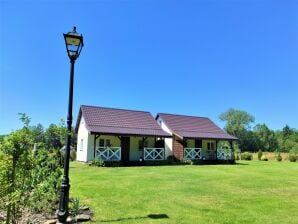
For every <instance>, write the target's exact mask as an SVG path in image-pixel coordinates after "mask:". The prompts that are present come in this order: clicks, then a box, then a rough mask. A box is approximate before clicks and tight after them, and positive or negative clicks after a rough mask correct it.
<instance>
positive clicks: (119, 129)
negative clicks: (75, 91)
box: [75, 106, 171, 162]
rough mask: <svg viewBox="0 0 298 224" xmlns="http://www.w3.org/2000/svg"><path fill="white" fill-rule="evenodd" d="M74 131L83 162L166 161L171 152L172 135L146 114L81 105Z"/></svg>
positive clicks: (78, 151) (78, 157)
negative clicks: (170, 141)
mask: <svg viewBox="0 0 298 224" xmlns="http://www.w3.org/2000/svg"><path fill="white" fill-rule="evenodd" d="M75 130H76V133H77V160H78V161H81V162H89V161H92V160H94V159H99V158H100V159H102V160H105V161H123V162H129V161H139V160H140V159H141V160H164V159H166V156H167V155H169V154H170V153H171V152H170V151H167V150H170V149H166V148H165V139H167V138H171V135H170V134H168V133H167V132H165V131H163V130H162V128H161V127H160V126H159V125H158V124H157V122H156V120H155V119H154V117H153V116H152V115H151V114H150V113H149V112H146V111H135V110H124V109H113V108H105V107H95V106H81V107H80V110H79V115H78V119H77V123H76V128H75Z"/></svg>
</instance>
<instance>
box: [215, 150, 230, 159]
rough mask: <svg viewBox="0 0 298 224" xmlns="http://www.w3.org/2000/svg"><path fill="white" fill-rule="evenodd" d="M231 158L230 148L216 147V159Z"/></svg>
mask: <svg viewBox="0 0 298 224" xmlns="http://www.w3.org/2000/svg"><path fill="white" fill-rule="evenodd" d="M231 158H232V150H231V149H217V159H220V160H229V159H231Z"/></svg>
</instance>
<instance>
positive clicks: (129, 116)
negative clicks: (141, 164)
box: [76, 105, 169, 137]
mask: <svg viewBox="0 0 298 224" xmlns="http://www.w3.org/2000/svg"><path fill="white" fill-rule="evenodd" d="M81 116H83V117H84V119H85V123H86V127H87V129H88V130H89V131H90V132H93V133H101V134H119V135H138V136H157V137H169V134H167V133H166V132H164V131H163V130H162V129H161V128H160V126H159V125H158V124H157V122H156V120H154V118H153V116H152V115H151V114H150V113H149V112H145V111H135V110H124V109H113V108H105V107H95V106H85V105H83V106H81V108H80V112H79V116H78V120H77V125H76V131H78V125H79V123H80V120H81Z"/></svg>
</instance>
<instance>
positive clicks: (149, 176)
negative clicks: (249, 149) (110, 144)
mask: <svg viewBox="0 0 298 224" xmlns="http://www.w3.org/2000/svg"><path fill="white" fill-rule="evenodd" d="M70 166H71V170H70V176H71V179H70V181H71V196H74V197H79V198H80V200H81V202H82V203H83V204H86V205H88V206H90V207H91V209H92V210H93V211H94V213H95V216H94V217H93V220H94V222H95V223H138V224H142V223H171V224H175V223H227V224H230V223H262V224H264V223H270V224H274V223H278V224H284V223H295V224H297V223H298V163H290V162H287V161H283V162H281V163H279V162H276V161H270V162H260V161H250V162H246V161H245V162H241V164H238V165H198V166H155V167H153V166H152V167H120V168H97V167H89V166H87V165H85V164H79V163H76V162H75V163H71V165H70Z"/></svg>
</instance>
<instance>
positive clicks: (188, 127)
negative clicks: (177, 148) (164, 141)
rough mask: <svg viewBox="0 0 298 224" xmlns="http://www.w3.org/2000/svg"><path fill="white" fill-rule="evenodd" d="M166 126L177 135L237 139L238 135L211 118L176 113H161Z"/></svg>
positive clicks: (159, 115)
mask: <svg viewBox="0 0 298 224" xmlns="http://www.w3.org/2000/svg"><path fill="white" fill-rule="evenodd" d="M158 117H160V118H161V119H162V120H163V121H164V123H165V124H166V126H167V127H168V128H169V129H170V130H171V131H172V132H173V133H174V134H176V135H178V136H180V137H182V138H183V137H184V138H207V139H225V140H237V138H236V137H234V136H232V135H229V134H227V133H226V132H225V131H223V130H222V129H221V128H219V127H218V126H217V125H216V124H215V123H213V122H212V121H211V120H210V119H209V118H206V117H194V116H184V115H175V114H165V113H159V114H157V116H156V119H158Z"/></svg>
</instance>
